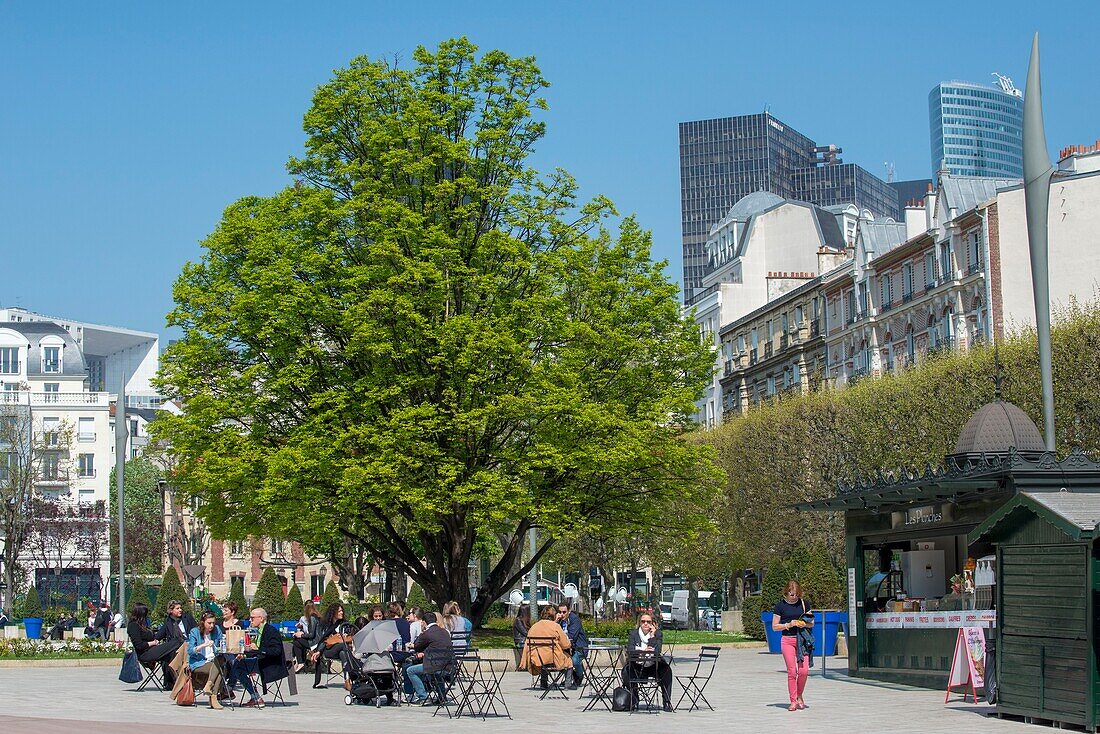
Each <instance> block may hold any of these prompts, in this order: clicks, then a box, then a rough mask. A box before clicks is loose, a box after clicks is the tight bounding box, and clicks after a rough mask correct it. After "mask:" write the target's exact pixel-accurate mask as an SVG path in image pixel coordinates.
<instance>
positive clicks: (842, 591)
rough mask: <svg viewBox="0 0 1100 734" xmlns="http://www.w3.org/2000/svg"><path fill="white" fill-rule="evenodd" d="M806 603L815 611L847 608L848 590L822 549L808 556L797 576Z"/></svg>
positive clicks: (819, 548)
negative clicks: (815, 609)
mask: <svg viewBox="0 0 1100 734" xmlns="http://www.w3.org/2000/svg"><path fill="white" fill-rule="evenodd" d="M798 581H799V583H801V584H802V593H803V596H804V597H805V599H806V602H807V603H809V604H811V605H813V606H814V607H815V608H817V609H844V608H846V607H847V602H848V599H847V597H848V590H847V588H845V583H844V579H843V576H842V572H841V570H840V569H838V568H836V567H835V566H834V565H833V563H832V561H831V560H830V559H829V554H828V552H826V550H825V549H824V548H823V547H818V548H815V549H814V550H813V551H811V552H810V553H809V554H808V557H807V560H806V565H805V566H803V567H802V571H801V572H800V573H799V574H798Z"/></svg>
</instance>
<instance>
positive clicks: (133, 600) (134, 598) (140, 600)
mask: <svg viewBox="0 0 1100 734" xmlns="http://www.w3.org/2000/svg"><path fill="white" fill-rule="evenodd" d="M129 592H130V593H129V598H128V599H127V600H126V604H127V605H128V606H129V609H126V610H125V611H124V610H122V609H118V610H116V611H118V612H120V613H121V614H122V615H123V616H129V611H130V609H133V608H134V605H135V604H144V605H145V606H146V607H148V606H149V590H148V589H146V588H145V582H144V581H142V580H141V579H134V580H133V582H132V583H131V584H130V586H129Z"/></svg>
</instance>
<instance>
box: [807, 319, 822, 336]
mask: <svg viewBox="0 0 1100 734" xmlns="http://www.w3.org/2000/svg"><path fill="white" fill-rule="evenodd" d="M820 333H821V325H820V324H819V323H818V322H817V321H811V322H810V336H811V337H814V336H817V335H818V334H820Z"/></svg>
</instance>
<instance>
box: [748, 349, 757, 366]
mask: <svg viewBox="0 0 1100 734" xmlns="http://www.w3.org/2000/svg"><path fill="white" fill-rule="evenodd" d="M757 361H758V360H757V358H756V350H755V349H753V350H750V351H749V364H756V363H757Z"/></svg>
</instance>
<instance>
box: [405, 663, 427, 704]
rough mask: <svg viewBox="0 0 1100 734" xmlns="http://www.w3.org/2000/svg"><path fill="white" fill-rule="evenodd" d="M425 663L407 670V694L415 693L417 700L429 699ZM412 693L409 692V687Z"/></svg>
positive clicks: (411, 666)
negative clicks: (425, 681)
mask: <svg viewBox="0 0 1100 734" xmlns="http://www.w3.org/2000/svg"><path fill="white" fill-rule="evenodd" d="M423 676H424V663H417V664H416V665H410V666H408V667H406V668H405V692H406V693H415V694H416V697H417V698H427V697H428V689H427V688H426V687H425V686H424V677H423ZM410 686H411V687H412V691H409V687H410Z"/></svg>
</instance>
